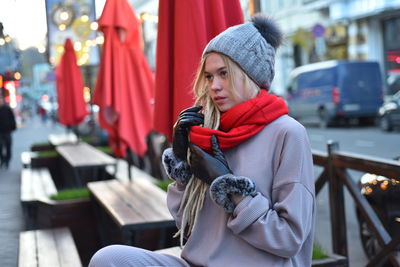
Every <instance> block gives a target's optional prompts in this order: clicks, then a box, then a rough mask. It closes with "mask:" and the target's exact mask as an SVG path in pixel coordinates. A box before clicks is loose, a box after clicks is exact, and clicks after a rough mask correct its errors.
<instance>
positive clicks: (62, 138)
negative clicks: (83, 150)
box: [49, 133, 79, 147]
mask: <svg viewBox="0 0 400 267" xmlns="http://www.w3.org/2000/svg"><path fill="white" fill-rule="evenodd" d="M78 141H79V140H78V137H77V136H76V135H75V134H74V133H69V134H49V143H50V144H51V145H52V146H53V147H56V146H60V145H66V144H76V143H77V142H78Z"/></svg>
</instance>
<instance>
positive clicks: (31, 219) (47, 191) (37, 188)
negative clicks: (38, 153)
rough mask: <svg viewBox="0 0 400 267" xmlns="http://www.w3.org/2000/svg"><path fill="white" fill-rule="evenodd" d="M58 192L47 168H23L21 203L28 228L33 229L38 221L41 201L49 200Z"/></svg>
mask: <svg viewBox="0 0 400 267" xmlns="http://www.w3.org/2000/svg"><path fill="white" fill-rule="evenodd" d="M55 194H57V188H56V186H55V185H54V182H53V179H52V178H51V175H50V172H49V170H48V169H47V168H39V169H31V168H27V169H22V171H21V205H22V211H23V214H24V217H25V222H26V226H27V229H33V228H34V227H35V226H36V222H37V206H38V203H39V202H40V201H45V202H46V201H48V200H49V199H50V196H51V195H55Z"/></svg>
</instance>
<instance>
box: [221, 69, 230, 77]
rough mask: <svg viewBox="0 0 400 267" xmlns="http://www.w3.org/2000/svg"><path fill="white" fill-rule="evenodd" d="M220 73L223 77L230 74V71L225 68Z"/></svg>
mask: <svg viewBox="0 0 400 267" xmlns="http://www.w3.org/2000/svg"><path fill="white" fill-rule="evenodd" d="M219 75H221V76H222V77H226V76H228V72H227V71H226V70H223V71H221V72H220V73H219Z"/></svg>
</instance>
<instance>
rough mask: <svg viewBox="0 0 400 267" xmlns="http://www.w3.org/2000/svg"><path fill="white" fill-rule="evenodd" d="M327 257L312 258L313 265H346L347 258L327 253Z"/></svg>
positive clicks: (339, 266)
mask: <svg viewBox="0 0 400 267" xmlns="http://www.w3.org/2000/svg"><path fill="white" fill-rule="evenodd" d="M328 256H329V257H328V258H325V259H320V260H313V261H312V266H313V267H347V266H348V264H347V258H346V257H343V256H341V255H337V254H331V255H328Z"/></svg>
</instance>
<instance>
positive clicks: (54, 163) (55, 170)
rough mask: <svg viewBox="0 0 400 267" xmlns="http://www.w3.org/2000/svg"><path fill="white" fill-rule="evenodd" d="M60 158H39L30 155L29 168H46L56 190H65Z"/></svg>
mask: <svg viewBox="0 0 400 267" xmlns="http://www.w3.org/2000/svg"><path fill="white" fill-rule="evenodd" d="M61 161H62V159H61V156H52V157H41V156H39V155H38V154H36V153H31V163H30V166H31V168H33V169H35V168H48V169H49V171H50V174H51V177H52V178H53V181H54V183H55V185H56V187H57V188H58V189H63V188H65V187H66V186H65V181H64V173H63V172H62V169H61Z"/></svg>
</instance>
